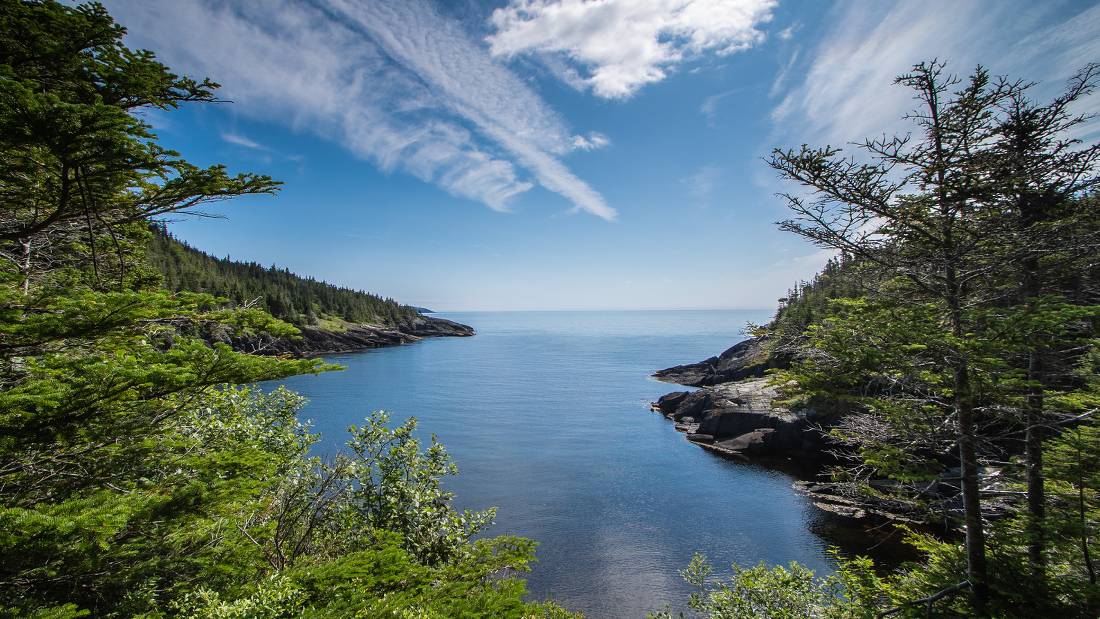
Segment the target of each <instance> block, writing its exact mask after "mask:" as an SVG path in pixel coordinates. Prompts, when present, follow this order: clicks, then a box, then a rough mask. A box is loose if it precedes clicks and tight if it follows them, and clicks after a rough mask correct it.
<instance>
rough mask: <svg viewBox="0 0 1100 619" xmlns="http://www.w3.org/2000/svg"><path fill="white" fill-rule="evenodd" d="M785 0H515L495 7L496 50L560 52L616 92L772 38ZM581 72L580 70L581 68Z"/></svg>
mask: <svg viewBox="0 0 1100 619" xmlns="http://www.w3.org/2000/svg"><path fill="white" fill-rule="evenodd" d="M776 2H777V0H603V1H601V2H591V1H587V0H510V2H509V4H508V5H507V6H505V7H502V8H498V9H496V10H495V11H493V14H492V17H491V18H490V21H491V23H492V25H493V26H494V27H495V28H496V32H494V33H493V34H491V35H489V36H488V37H487V40H488V42H489V44H490V48H491V50H492V52H493V54H494V55H497V56H505V57H510V56H515V55H519V54H531V53H534V54H538V55H547V54H559V55H563V56H565V57H567V58H569V59H570V60H571V61H572V62H574V63H575V64H577V65H579V66H580V67H581V69H582V70H583V71H585V72H586V75H583V77H582V79H583V80H584V82H585V83H587V84H588V86H589V87H591V89H592V91H593V92H594V93H595V94H596V95H598V96H600V97H605V98H609V99H621V98H626V97H629V96H631V95H633V94H634V93H635V92H637V91H638V89H640V88H641V87H643V86H645V85H646V84H649V83H653V82H658V81H660V80H663V79H664V78H665V77H666V76H667V75H668V71H669V70H670V69H672V68H673V67H675V66H676V65H678V64H680V63H682V62H684V61H686V60H689V59H691V58H692V57H695V56H698V55H700V54H702V53H704V52H714V53H717V54H719V55H728V54H732V53H734V52H737V51H741V50H744V49H748V48H749V47H752V46H753V45H755V44H757V43H760V42H762V41H763V40H764V38H765V35H764V32H763V31H761V30H760V29H759V28H758V26H760V25H761V24H763V23H766V22H768V21H769V20H770V19H771V17H772V14H771V12H772V9H773V8H774V7H775V5H776ZM578 75H580V74H579V73H578Z"/></svg>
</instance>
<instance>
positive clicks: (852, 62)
mask: <svg viewBox="0 0 1100 619" xmlns="http://www.w3.org/2000/svg"><path fill="white" fill-rule="evenodd" d="M1072 8H1073V6H1072V4H1069V5H1067V4H1065V3H1056V2H1050V3H1035V2H1029V1H1026V0H987V1H985V2H976V1H975V2H963V3H958V2H953V1H950V0H908V1H907V2H901V3H882V2H877V1H875V0H862V1H858V2H848V3H843V4H839V5H837V6H836V8H835V9H834V10H833V11H832V12H831V13H830V15H829V16H828V21H829V23H831V24H832V25H831V27H830V28H829V29H828V30H827V31H826V32H825V34H824V35H823V37H822V38H821V40H820V42H819V43H818V44H817V46H816V49H813V50H810V51H808V52H807V53H806V54H805V55H804V57H805V58H806V59H807V62H806V63H804V64H803V65H799V64H795V65H794V71H792V73H791V75H790V76H788V75H787V74H786V72H787V71H791V69H790V68H789V67H788V68H785V69H783V70H782V71H781V73H780V75H779V77H777V80H776V87H775V90H776V91H779V90H781V89H782V90H783V91H784V93H783V95H784V96H783V98H782V100H781V102H780V103H779V105H778V106H777V107H776V108H775V110H774V111H773V113H772V117H773V120H774V121H775V123H776V126H777V128H778V130H779V133H780V135H781V136H783V137H784V138H786V139H788V140H789V141H791V142H793V143H797V142H813V143H822V142H829V143H833V144H844V143H846V142H849V141H853V140H859V139H861V138H864V137H868V136H874V135H879V134H881V133H882V132H883V131H885V132H888V133H889V132H894V131H899V130H904V129H906V128H908V127H909V125H908V124H906V123H905V122H904V121H902V120H901V119H900V117H901V116H902V115H903V114H905V113H906V112H908V111H909V110H910V109H911V108H912V107H913V104H914V103H913V101H912V98H911V93H910V92H909V91H907V90H906V89H905V88H903V87H900V86H893V85H892V83H893V80H894V77H895V76H896V75H898V74H900V73H903V72H905V71H907V70H908V69H909V68H910V67H911V66H912V65H913V64H914V63H917V62H920V61H924V60H931V59H932V58H938V59H940V60H943V61H947V62H949V66H948V69H949V70H950V71H952V72H954V73H959V74H963V75H966V74H968V73H969V72H971V71H972V70H973V69H974V68H975V66H976V65H978V64H983V65H985V66H986V67H987V68H989V69H990V70H991V71H992V72H993V73H994V74H1008V75H1010V76H1013V77H1019V78H1024V79H1029V80H1035V81H1040V82H1042V87H1041V88H1040V89H1037V90H1036V92H1035V96H1037V97H1042V96H1049V95H1050V94H1051V93H1053V92H1056V91H1057V90H1059V89H1061V88H1062V87H1063V85H1064V81H1065V79H1067V78H1068V77H1069V76H1070V75H1071V74H1072V73H1073V72H1074V71H1076V70H1077V69H1078V68H1080V67H1081V66H1083V65H1084V64H1086V63H1088V62H1094V61H1097V60H1100V37H1097V36H1096V33H1097V32H1098V31H1100V5H1095V4H1094V5H1092V6H1091V7H1086V8H1083V10H1079V11H1078V12H1076V14H1074V11H1073V10H1067V9H1072ZM795 62H797V59H796V61H795ZM799 71H801V72H803V74H802V77H801V78H800V79H792V76H793V75H794V73H796V72H799ZM785 83H789V84H790V87H789V88H787V87H786V85H785ZM1098 104H1100V95H1096V94H1094V95H1093V96H1092V98H1091V99H1090V100H1088V101H1084V102H1082V109H1081V111H1086V110H1088V109H1093V110H1095V109H1097V108H1098V107H1100V105H1098Z"/></svg>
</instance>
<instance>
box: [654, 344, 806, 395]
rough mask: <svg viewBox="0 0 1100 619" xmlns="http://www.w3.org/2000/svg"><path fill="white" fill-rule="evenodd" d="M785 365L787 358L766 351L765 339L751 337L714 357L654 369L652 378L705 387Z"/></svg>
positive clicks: (751, 376)
mask: <svg viewBox="0 0 1100 619" xmlns="http://www.w3.org/2000/svg"><path fill="white" fill-rule="evenodd" d="M789 365H790V358H789V357H788V356H786V355H780V354H776V353H774V352H773V351H769V350H768V347H767V341H766V340H764V339H761V338H756V337H754V338H749V339H747V340H745V341H743V342H739V343H737V344H735V345H733V346H731V347H730V348H728V349H727V350H726V351H725V352H723V353H722V354H720V355H718V356H717V357H711V358H710V359H707V360H705V361H700V362H699V363H689V364H686V365H677V366H676V367H671V368H667V369H664V370H658V371H657V372H655V373H654V374H653V377H654V378H656V379H657V380H660V381H664V382H666V383H676V384H678V385H687V386H689V387H705V386H708V385H718V384H721V383H728V382H731V381H735V380H742V379H745V378H756V377H760V376H763V375H764V373H765V372H766V371H768V370H769V369H772V368H786V367H788V366H789Z"/></svg>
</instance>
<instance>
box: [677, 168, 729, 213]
mask: <svg viewBox="0 0 1100 619" xmlns="http://www.w3.org/2000/svg"><path fill="white" fill-rule="evenodd" d="M721 181H722V169H721V168H719V167H718V166H715V165H705V166H703V167H701V168H699V170H698V171H697V172H695V173H694V174H692V175H691V176H688V177H687V178H684V179H682V180H681V181H680V182H681V183H683V184H684V185H686V186H687V188H688V195H689V196H691V198H692V200H694V201H695V204H696V206H700V207H707V206H710V204H711V201H712V200H713V198H714V191H715V189H717V188H718V186H719V184H720V183H721Z"/></svg>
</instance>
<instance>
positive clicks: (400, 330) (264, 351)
mask: <svg viewBox="0 0 1100 619" xmlns="http://www.w3.org/2000/svg"><path fill="white" fill-rule="evenodd" d="M298 330H299V331H300V332H301V335H300V337H297V338H286V337H272V336H270V335H235V334H232V333H229V332H227V331H222V332H219V333H214V334H210V335H209V336H208V339H209V340H211V341H214V342H222V343H225V344H229V345H230V346H232V347H233V348H234V349H235V350H240V351H242V352H249V353H253V354H258V355H290V356H294V357H315V356H318V355H329V354H339V353H348V352H356V351H360V350H366V349H369V348H381V347H383V346H398V345H401V344H410V343H412V342H416V341H418V340H421V339H423V338H426V337H470V336H472V335H475V334H476V331H474V329H473V327H470V326H468V325H464V324H461V323H457V322H454V321H453V320H447V319H445V318H436V317H434V316H418V317H417V318H415V319H413V320H411V321H408V322H407V323H403V324H400V325H398V326H396V327H390V326H379V325H372V324H358V323H349V324H346V325H344V327H343V328H342V329H341V330H331V329H322V328H320V327H312V326H301V327H298Z"/></svg>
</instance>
